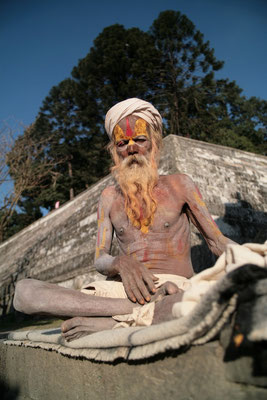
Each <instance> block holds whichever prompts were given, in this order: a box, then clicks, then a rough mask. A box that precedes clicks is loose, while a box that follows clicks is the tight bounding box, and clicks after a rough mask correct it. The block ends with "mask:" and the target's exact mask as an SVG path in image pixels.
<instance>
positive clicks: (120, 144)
mask: <svg viewBox="0 0 267 400" xmlns="http://www.w3.org/2000/svg"><path fill="white" fill-rule="evenodd" d="M125 144H126V143H125V142H124V141H123V140H122V141H121V142H118V143H117V146H118V147H123V146H124V145H125Z"/></svg>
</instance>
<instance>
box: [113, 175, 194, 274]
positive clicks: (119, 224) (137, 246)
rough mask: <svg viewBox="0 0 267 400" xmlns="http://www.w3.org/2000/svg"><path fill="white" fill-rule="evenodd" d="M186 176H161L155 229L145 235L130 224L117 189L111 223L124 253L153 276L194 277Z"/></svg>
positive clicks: (155, 194)
mask: <svg viewBox="0 0 267 400" xmlns="http://www.w3.org/2000/svg"><path fill="white" fill-rule="evenodd" d="M183 177H184V175H169V176H160V178H159V182H158V184H157V186H156V187H155V188H154V191H153V195H154V196H155V199H156V202H157V210H156V212H155V216H154V221H153V224H152V226H150V227H149V231H148V233H146V234H144V233H142V232H141V231H140V230H138V229H137V228H135V227H133V226H132V225H131V223H130V222H129V220H128V218H127V215H126V213H125V209H124V199H123V198H122V196H121V194H120V193H119V192H118V191H117V190H116V189H115V187H113V191H114V196H112V197H113V202H112V205H111V208H110V220H111V223H112V225H113V227H114V229H115V232H116V236H117V239H118V244H119V248H120V252H121V253H122V254H126V255H129V256H131V257H135V258H136V259H137V260H138V261H140V262H142V263H144V264H145V265H146V266H147V267H148V268H149V269H150V270H151V272H153V273H166V274H177V275H182V276H185V277H187V278H189V277H191V276H192V275H193V268H192V264H191V257H190V227H189V220H188V216H187V214H186V207H187V205H186V196H185V187H184V178H183Z"/></svg>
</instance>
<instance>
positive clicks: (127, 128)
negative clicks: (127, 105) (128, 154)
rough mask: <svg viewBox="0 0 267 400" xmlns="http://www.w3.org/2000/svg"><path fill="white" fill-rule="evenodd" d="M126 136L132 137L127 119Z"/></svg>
mask: <svg viewBox="0 0 267 400" xmlns="http://www.w3.org/2000/svg"><path fill="white" fill-rule="evenodd" d="M126 136H128V137H133V131H132V130H131V127H130V124H129V120H128V118H126Z"/></svg>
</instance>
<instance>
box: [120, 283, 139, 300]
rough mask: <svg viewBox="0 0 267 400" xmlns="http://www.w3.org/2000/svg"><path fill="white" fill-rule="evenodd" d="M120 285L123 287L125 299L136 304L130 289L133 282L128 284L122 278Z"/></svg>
mask: <svg viewBox="0 0 267 400" xmlns="http://www.w3.org/2000/svg"><path fill="white" fill-rule="evenodd" d="M122 283H123V286H124V290H125V292H126V294H127V297H128V298H129V299H130V300H131V301H132V302H133V303H136V296H135V295H134V293H133V291H132V287H133V285H134V284H133V281H132V282H129V280H126V279H125V278H123V277H122Z"/></svg>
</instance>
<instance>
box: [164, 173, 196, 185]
mask: <svg viewBox="0 0 267 400" xmlns="http://www.w3.org/2000/svg"><path fill="white" fill-rule="evenodd" d="M160 179H161V181H162V182H166V183H169V184H173V185H178V184H180V185H188V184H190V185H191V184H193V180H192V179H191V178H190V176H189V175H186V174H179V173H177V174H171V175H161V176H160Z"/></svg>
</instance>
